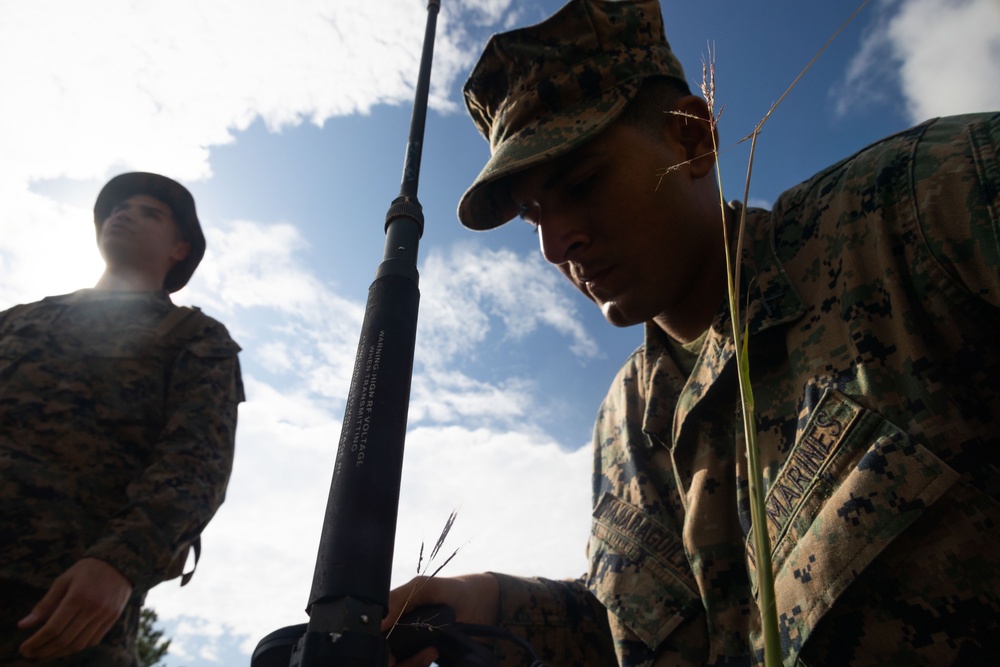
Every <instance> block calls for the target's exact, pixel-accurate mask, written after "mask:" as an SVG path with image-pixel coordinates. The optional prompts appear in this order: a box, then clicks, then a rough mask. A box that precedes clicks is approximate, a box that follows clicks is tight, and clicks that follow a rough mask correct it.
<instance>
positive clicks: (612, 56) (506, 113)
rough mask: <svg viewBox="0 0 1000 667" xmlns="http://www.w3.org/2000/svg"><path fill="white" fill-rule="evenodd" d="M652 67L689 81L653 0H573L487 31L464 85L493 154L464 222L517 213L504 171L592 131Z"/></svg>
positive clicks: (463, 209)
mask: <svg viewBox="0 0 1000 667" xmlns="http://www.w3.org/2000/svg"><path fill="white" fill-rule="evenodd" d="M651 76H668V77H673V78H675V79H679V80H680V81H682V82H684V83H685V84H686V83H687V80H686V78H685V76H684V69H683V68H682V67H681V64H680V62H679V61H678V60H677V58H676V56H674V54H673V51H671V50H670V44H669V43H667V38H666V35H665V33H664V30H663V18H662V16H661V14H660V3H659V1H658V0H617V1H616V0H571V2H569V3H567V4H566V5H564V6H563V7H562V9H560V10H559V11H558V12H556V13H555V14H554V15H552V16H551V17H550V18H548V19H547V20H545V21H543V22H541V23H538V24H536V25H533V26H529V27H527V28H521V29H518V30H513V31H511V32H505V33H500V34H497V35H494V36H493V37H492V38H490V41H489V42H488V43H487V45H486V48H485V49H484V51H483V54H482V56H480V59H479V62H478V63H477V64H476V66H475V68H473V70H472V74H471V75H470V76H469V80H468V81H467V82H466V84H465V88H464V93H465V104H466V107H467V108H468V110H469V114H470V115H471V116H472V120H473V121H474V122H475V123H476V126H477V127H478V128H479V131H480V132H481V133H482V134H483V136H484V137H486V139H487V140H488V141H489V142H490V153H491V157H490V159H489V161H488V162H487V163H486V166H485V167H483V170H482V171H481V172H480V173H479V176H478V177H477V178H476V180H475V181H474V182H473V184H472V185H471V186H470V187H469V189H468V190H467V191H466V192H465V194H464V195H463V196H462V199H461V201H459V203H458V218H459V220H461V221H462V224H463V225H465V226H466V227H468V228H470V229H475V230H485V229H492V228H494V227H498V226H500V225H502V224H503V223H505V222H507V221H508V220H510V219H511V218H513V217H515V216H516V215H517V209H516V205H515V203H514V202H513V201H512V200H511V198H510V194H509V189H508V185H507V182H506V178H505V177H507V176H510V175H511V174H514V173H516V172H518V171H521V170H524V169H527V168H529V167H532V166H534V165H536V164H539V163H542V162H545V161H546V160H551V159H552V158H555V157H558V156H559V155H563V154H565V153H568V152H569V151H571V150H573V149H574V148H576V147H578V146H581V145H583V144H585V143H587V142H588V141H589V140H591V139H593V138H594V137H596V136H597V135H598V134H599V133H600V132H601V131H602V130H603V129H605V128H606V127H608V125H610V124H611V122H612V121H614V120H615V119H616V118H617V117H618V116H619V115H620V114H621V112H622V110H624V109H625V107H626V106H627V105H628V103H629V102H630V101H631V100H632V99H633V98H634V97H635V95H636V93H637V92H638V91H639V87H640V85H641V84H642V81H643V80H644V79H646V78H648V77H651Z"/></svg>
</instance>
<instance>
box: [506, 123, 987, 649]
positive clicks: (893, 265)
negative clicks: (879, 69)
mask: <svg viewBox="0 0 1000 667" xmlns="http://www.w3.org/2000/svg"><path fill="white" fill-rule="evenodd" d="M748 214H749V215H748V224H749V228H748V231H747V241H748V243H747V245H746V250H745V253H744V256H743V258H742V260H743V265H744V275H745V276H746V281H747V284H746V285H744V288H745V291H747V290H748V291H749V297H750V302H749V307H748V312H747V317H748V318H749V330H750V339H749V349H750V355H751V361H750V368H751V377H752V382H753V386H754V394H755V399H756V413H757V429H758V433H759V437H760V447H761V456H762V463H763V469H764V471H765V476H766V479H765V485H766V489H767V499H766V505H767V516H768V523H767V529H768V531H769V533H770V537H771V543H772V552H773V558H774V568H775V586H776V594H777V605H778V617H779V624H780V629H781V633H782V648H783V653H784V664H785V665H788V666H791V665H809V666H816V665H908V666H909V665H951V664H961V665H971V664H993V662H994V661H995V659H996V655H998V654H1000V653H998V651H1000V344H998V338H997V333H998V332H1000V114H993V115H987V114H980V115H969V116H959V117H952V118H944V119H938V120H935V121H932V122H928V123H925V124H923V125H920V126H918V127H915V128H912V129H910V130H907V131H904V132H902V133H899V134H897V135H894V136H892V137H889V138H887V139H885V140H883V141H881V142H878V143H876V144H874V145H872V146H870V147H869V148H867V149H865V150H863V151H861V152H859V153H857V154H856V155H854V156H852V157H850V158H848V159H846V160H844V161H843V162H841V163H839V164H836V165H834V166H833V167H831V168H829V169H827V170H825V171H823V172H821V173H819V174H818V175H816V176H814V177H813V178H812V179H811V180H809V181H807V182H805V183H803V184H801V185H799V186H797V187H795V188H793V189H792V190H790V191H788V192H786V193H785V194H784V195H782V196H781V197H780V198H779V200H778V201H777V203H776V205H775V207H774V210H773V211H764V210H760V209H752V210H749V211H748ZM748 286H749V287H748ZM730 331H731V328H730V324H729V322H728V314H727V309H726V308H723V309H722V310H720V314H719V315H718V316H717V318H716V319H715V321H714V322H713V324H712V327H711V329H710V330H709V331H708V334H707V336H706V340H705V343H704V347H703V348H702V350H701V354H700V356H699V357H698V360H697V363H696V365H695V367H694V369H693V371H692V372H691V375H690V377H687V376H686V375H685V374H683V373H682V372H681V371H679V370H678V366H677V364H676V363H675V361H674V352H673V345H672V344H671V343H670V342H669V341H668V340H667V339H666V337H665V335H664V334H663V333H662V332H661V331H660V330H659V329H658V328H656V327H654V326H649V325H647V328H646V341H645V344H644V345H643V347H641V348H640V349H639V350H637V351H636V352H635V353H634V354H633V355H632V357H631V358H630V359H629V360H628V361H627V362H626V364H625V365H624V367H623V368H622V369H621V371H620V372H619V374H618V376H617V378H616V380H615V382H614V384H613V386H612V388H611V390H610V392H609V394H608V397H607V399H606V400H605V403H604V404H603V406H602V408H601V411H600V414H599V416H598V421H597V425H596V427H595V474H594V519H593V528H592V535H591V539H590V544H589V557H590V561H591V566H590V569H589V572H588V573H587V575H586V577H585V578H583V579H581V580H580V581H577V582H553V581H547V580H539V579H517V578H512V577H505V576H500V577H499V580H500V583H501V597H502V618H503V622H504V624H505V625H507V626H508V627H510V628H511V629H513V630H515V631H517V632H519V633H521V634H523V635H524V636H526V637H528V638H529V639H530V640H531V641H532V642H533V643H534V644H535V645H536V646H537V647H538V648H539V651H540V654H542V655H543V656H544V657H546V658H547V659H548V660H549V661H550V662H551V664H553V665H560V666H563V665H611V664H616V663H619V662H620V664H622V665H629V666H632V665H655V666H657V667H661V666H665V665H748V664H759V663H760V662H761V660H762V646H761V637H760V634H759V615H758V612H757V609H756V604H755V602H754V600H753V598H754V595H755V594H756V590H755V569H754V557H753V556H754V555H753V550H752V547H751V544H750V541H749V539H748V531H749V527H750V526H749V501H748V493H747V467H746V460H745V452H746V449H745V443H744V438H743V433H742V426H741V418H740V416H739V409H740V408H739V399H738V387H737V383H736V372H735V365H734V364H735V360H734V348H733V341H732V338H731V335H730V333H729V332H730ZM604 609H606V610H607V611H606V619H607V623H608V625H609V628H610V633H607V634H604V635H603V636H601V635H600V630H599V628H600V626H601V623H602V619H601V618H600V617H601V616H602V615H604V614H605V612H604ZM578 628H579V629H580V630H581V631H582V632H581V633H580V634H576V633H575V632H574V631H575V630H576V629H578ZM504 664H508V665H509V664H518V656H516V655H512V656H511V657H510V659H509V660H507V661H506V662H505V663H504Z"/></svg>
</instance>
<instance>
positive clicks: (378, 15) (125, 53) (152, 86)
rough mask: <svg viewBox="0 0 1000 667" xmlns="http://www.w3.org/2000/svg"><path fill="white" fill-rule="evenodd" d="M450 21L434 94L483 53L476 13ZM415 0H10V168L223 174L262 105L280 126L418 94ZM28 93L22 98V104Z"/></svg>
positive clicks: (6, 175) (444, 20)
mask: <svg viewBox="0 0 1000 667" xmlns="http://www.w3.org/2000/svg"><path fill="white" fill-rule="evenodd" d="M507 5H509V0H491V1H488V2H469V3H464V4H463V5H456V6H454V7H451V8H450V11H449V12H446V13H442V14H441V16H440V17H439V19H438V24H439V26H438V27H439V29H438V35H437V39H436V45H435V60H434V63H435V68H434V76H433V78H432V91H431V93H432V94H431V104H432V105H433V106H435V107H437V108H439V109H444V108H453V107H454V103H453V102H450V101H449V98H450V96H449V91H450V90H451V89H452V87H453V85H454V82H455V79H456V77H457V76H458V75H459V73H460V72H461V71H464V70H465V69H467V68H468V64H469V62H470V61H471V59H472V58H473V57H474V52H473V51H474V48H475V45H474V42H475V40H473V39H471V38H470V36H469V33H468V31H467V29H466V26H465V25H464V23H463V19H464V18H465V17H466V16H471V17H474V18H478V19H479V20H480V21H492V20H494V19H495V17H496V16H497V15H499V14H500V13H501V12H502V11H503V10H504V8H505V7H506V6H507ZM426 17H427V13H426V8H425V4H424V3H420V2H411V1H408V0H366V1H365V2H354V3H347V2H342V1H340V0H301V1H298V2H292V3H289V2H281V1H276V0H253V1H244V0H216V1H215V2H197V3H196V2H168V1H164V0H158V1H154V0H150V1H148V2H142V3H135V2H131V1H129V0H103V1H102V2H85V3H82V2H68V1H66V0H39V1H38V2H31V3H14V4H12V3H7V4H6V5H5V6H4V8H3V20H2V21H0V89H2V90H5V91H7V92H8V93H9V94H10V95H11V103H9V104H5V105H4V108H3V111H2V112H0V145H2V146H4V151H3V153H2V155H0V180H4V181H7V182H8V183H26V182H29V181H32V180H38V179H48V178H57V177H60V176H66V177H69V178H73V179H88V178H96V179H99V178H103V177H104V176H105V175H106V174H107V173H108V172H109V170H111V169H112V168H118V169H121V168H122V167H137V168H138V167H141V168H145V169H153V170H158V171H163V172H164V173H169V174H172V175H174V176H175V177H178V178H181V179H184V180H196V179H201V178H204V177H206V176H208V175H209V174H210V172H211V168H210V166H209V164H208V162H207V160H208V149H209V147H211V146H218V145H223V144H226V143H229V142H230V141H232V139H233V131H234V130H242V129H245V128H246V127H247V126H248V125H249V124H250V123H251V122H252V121H253V120H254V119H255V118H257V117H260V118H263V119H264V120H265V122H266V123H267V124H268V126H269V127H270V128H271V129H274V130H277V129H280V128H281V127H283V126H286V125H289V124H296V123H299V122H301V121H303V120H309V121H311V122H314V123H317V124H321V123H322V122H323V121H324V120H325V119H327V118H330V117H332V116H337V115H344V114H349V113H357V112H362V113H364V112H367V111H368V110H369V109H370V108H371V107H372V106H373V105H375V104H379V103H388V104H398V103H402V102H408V101H409V100H411V99H412V97H413V88H414V86H415V83H416V79H417V71H418V68H419V59H420V54H421V49H422V41H423V34H424V31H423V27H424V25H425V22H426ZM15 101H16V103H15Z"/></svg>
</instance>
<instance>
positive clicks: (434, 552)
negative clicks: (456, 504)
mask: <svg viewBox="0 0 1000 667" xmlns="http://www.w3.org/2000/svg"><path fill="white" fill-rule="evenodd" d="M457 516H458V510H455V511H453V512H452V513H451V515H449V516H448V521H446V522H445V524H444V529H442V530H441V535H440V537H438V540H437V543H436V544H435V545H434V548H433V549H432V550H431V557H430V558H429V559H428V563H429V562H430V561H432V560H434V557H435V556H437V554H438V551H440V549H441V546H442V545H443V544H444V541H445V539H447V537H448V533H450V532H451V526H452V524H454V523H455V517H457Z"/></svg>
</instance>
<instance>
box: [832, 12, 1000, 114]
mask: <svg viewBox="0 0 1000 667" xmlns="http://www.w3.org/2000/svg"><path fill="white" fill-rule="evenodd" d="M882 10H883V13H882V14H881V15H880V16H879V18H878V20H877V21H875V22H874V23H873V25H872V27H871V28H870V29H869V30H868V31H867V34H866V37H865V39H864V40H863V42H862V44H861V48H860V49H859V51H858V53H857V55H856V56H855V57H854V58H853V59H852V61H851V63H850V65H849V67H848V70H847V72H846V75H845V79H844V82H843V85H842V86H839V87H838V89H837V90H836V91H835V94H836V96H837V97H838V102H837V106H838V111H839V112H840V113H847V112H848V110H849V109H850V108H851V107H852V106H855V105H869V104H872V103H877V104H895V105H899V107H900V111H901V112H903V113H904V114H905V115H906V116H908V117H909V119H910V120H911V121H912V122H914V123H917V122H921V121H924V120H926V119H928V118H932V117H934V116H943V115H949V114H958V113H969V112H973V111H989V110H994V109H997V108H1000V4H997V2H996V1H995V0H910V1H908V2H889V3H886V4H885V5H884V6H883V8H882ZM897 98H898V99H897Z"/></svg>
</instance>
